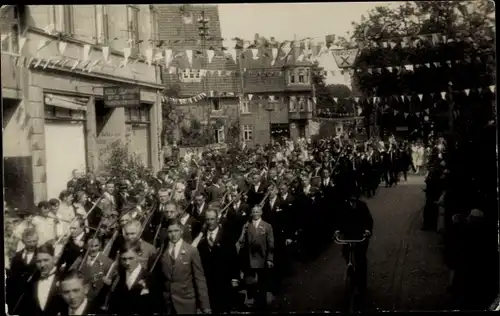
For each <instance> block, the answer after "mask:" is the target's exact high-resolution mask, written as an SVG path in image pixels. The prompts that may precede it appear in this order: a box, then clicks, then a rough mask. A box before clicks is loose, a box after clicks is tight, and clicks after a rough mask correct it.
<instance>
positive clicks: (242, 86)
mask: <svg viewBox="0 0 500 316" xmlns="http://www.w3.org/2000/svg"><path fill="white" fill-rule="evenodd" d="M242 56H243V50H239V51H238V52H237V57H236V60H235V62H236V63H238V69H239V72H240V74H239V75H240V100H239V101H240V102H239V103H238V106H237V108H236V120H237V122H238V142H237V144H238V147H239V146H240V145H241V144H240V142H241V141H243V142H244V141H245V139H243V140H242V139H241V138H242V137H244V136H243V131H242V128H241V121H240V115H241V113H240V112H241V106H242V104H243V102H246V101H245V78H243V76H244V69H243V65H242V62H241V60H242ZM240 148H241V147H240Z"/></svg>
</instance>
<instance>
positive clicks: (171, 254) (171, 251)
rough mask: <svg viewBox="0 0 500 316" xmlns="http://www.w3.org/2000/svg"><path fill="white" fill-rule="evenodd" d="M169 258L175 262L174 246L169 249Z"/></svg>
mask: <svg viewBox="0 0 500 316" xmlns="http://www.w3.org/2000/svg"><path fill="white" fill-rule="evenodd" d="M170 258H172V260H175V246H173V247H172V249H170Z"/></svg>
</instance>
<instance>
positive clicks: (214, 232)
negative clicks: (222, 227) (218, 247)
mask: <svg viewBox="0 0 500 316" xmlns="http://www.w3.org/2000/svg"><path fill="white" fill-rule="evenodd" d="M218 232H219V226H217V227H215V229H214V230H212V231H207V238H208V239H210V238H212V241H213V240H215V237H216V236H217V233H218Z"/></svg>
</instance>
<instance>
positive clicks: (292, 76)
mask: <svg viewBox="0 0 500 316" xmlns="http://www.w3.org/2000/svg"><path fill="white" fill-rule="evenodd" d="M290 83H295V73H294V72H293V70H290Z"/></svg>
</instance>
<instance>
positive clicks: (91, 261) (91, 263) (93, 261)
mask: <svg viewBox="0 0 500 316" xmlns="http://www.w3.org/2000/svg"><path fill="white" fill-rule="evenodd" d="M99 252H100V251H99ZM99 252H98V253H97V254H96V255H95V257H94V258H92V257H91V256H90V254H89V258H88V260H87V264H88V265H89V266H93V265H94V263H95V261H96V260H97V257H99Z"/></svg>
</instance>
